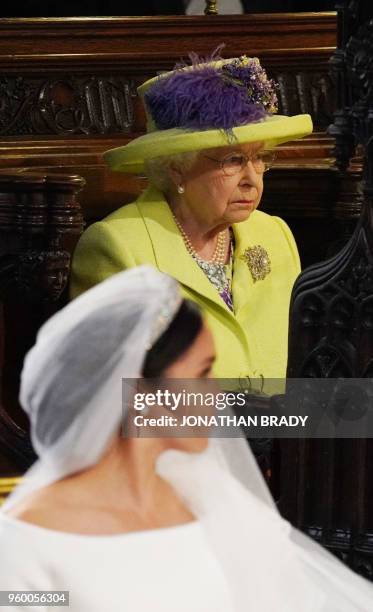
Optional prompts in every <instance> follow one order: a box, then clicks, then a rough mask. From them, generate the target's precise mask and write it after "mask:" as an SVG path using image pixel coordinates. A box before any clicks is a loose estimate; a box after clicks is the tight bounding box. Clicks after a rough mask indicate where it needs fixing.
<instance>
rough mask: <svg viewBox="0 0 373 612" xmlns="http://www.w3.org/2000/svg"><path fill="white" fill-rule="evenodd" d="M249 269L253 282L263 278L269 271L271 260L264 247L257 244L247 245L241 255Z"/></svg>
mask: <svg viewBox="0 0 373 612" xmlns="http://www.w3.org/2000/svg"><path fill="white" fill-rule="evenodd" d="M241 259H243V260H244V261H245V262H246V264H247V267H248V268H249V270H250V273H251V276H252V278H253V281H254V283H256V281H258V280H264V279H265V277H266V276H267V275H268V274H269V273H270V271H271V260H270V258H269V255H268V253H267V251H266V250H265V248H264V247H262V246H260V245H259V244H257V245H255V246H253V247H249V248H247V249H246V250H245V251H244V254H243V255H242V256H241Z"/></svg>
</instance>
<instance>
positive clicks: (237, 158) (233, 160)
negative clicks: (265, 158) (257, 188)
mask: <svg viewBox="0 0 373 612" xmlns="http://www.w3.org/2000/svg"><path fill="white" fill-rule="evenodd" d="M243 159H244V158H243V157H242V155H232V157H228V158H227V159H226V163H228V164H230V165H233V166H242V164H243Z"/></svg>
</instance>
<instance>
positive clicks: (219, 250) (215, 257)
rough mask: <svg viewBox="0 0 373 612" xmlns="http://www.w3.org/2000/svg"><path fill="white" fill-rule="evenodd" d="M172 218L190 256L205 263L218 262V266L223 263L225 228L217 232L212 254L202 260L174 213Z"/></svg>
mask: <svg viewBox="0 0 373 612" xmlns="http://www.w3.org/2000/svg"><path fill="white" fill-rule="evenodd" d="M172 216H173V218H174V221H175V223H176V225H177V227H178V229H179V231H180V234H181V236H182V238H183V240H184V244H185V246H186V249H187V251H188V253H189V254H190V255H192V257H194V258H195V259H199V260H200V261H205V262H207V263H211V264H218V265H220V266H224V263H225V255H226V243H227V232H226V230H223V231H222V232H219V234H218V240H217V242H216V247H215V250H214V252H213V254H212V257H211V259H208V260H204V259H202V257H200V256H199V255H198V253H197V251H196V250H195V248H194V246H193V245H192V243H191V241H190V238H189V236H188V234H187V233H186V232H185V231H184V229H183V227H182V225H181V223H180V222H179V220H178V219H177V218H176V217H175V215H172Z"/></svg>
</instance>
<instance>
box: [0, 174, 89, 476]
mask: <svg viewBox="0 0 373 612" xmlns="http://www.w3.org/2000/svg"><path fill="white" fill-rule="evenodd" d="M83 184H84V180H83V179H81V178H80V177H76V176H75V177H74V176H63V175H55V176H53V175H48V176H45V175H27V174H19V175H13V176H11V175H10V176H7V175H4V174H0V245H1V251H0V305H1V311H0V326H1V338H0V339H1V351H0V380H1V389H0V473H1V469H2V467H3V461H2V460H1V456H2V454H5V456H6V457H8V459H9V458H10V459H11V460H12V461H13V464H14V465H16V466H17V467H18V469H20V470H22V469H25V468H26V467H27V466H28V465H29V464H30V462H31V461H32V460H33V459H34V454H33V451H32V448H31V445H30V442H29V440H28V437H27V433H26V432H27V420H26V418H25V414H24V413H23V411H22V410H21V409H20V407H19V405H18V400H17V398H18V389H19V375H20V371H21V369H22V363H23V359H24V356H25V353H26V352H27V350H28V349H29V348H30V347H31V346H32V345H33V343H34V341H35V334H36V332H37V330H38V329H39V327H40V325H41V324H42V323H43V322H44V321H45V319H47V318H48V317H49V316H50V315H51V314H53V312H55V311H56V310H58V309H59V308H60V307H61V306H62V305H63V304H64V302H65V301H66V293H65V290H66V288H67V282H68V278H69V272H70V258H71V250H72V248H73V246H74V243H75V242H76V240H77V238H78V237H79V235H80V233H81V232H82V229H83V218H82V214H81V209H80V206H79V204H78V202H77V200H76V195H77V193H78V192H79V191H80V189H81V188H82V187H83Z"/></svg>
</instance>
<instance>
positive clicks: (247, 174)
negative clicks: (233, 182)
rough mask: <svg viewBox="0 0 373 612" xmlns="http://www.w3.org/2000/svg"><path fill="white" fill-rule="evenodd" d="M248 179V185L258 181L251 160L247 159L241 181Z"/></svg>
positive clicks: (255, 183)
mask: <svg viewBox="0 0 373 612" xmlns="http://www.w3.org/2000/svg"><path fill="white" fill-rule="evenodd" d="M245 180H246V181H249V182H250V185H257V184H258V181H259V175H258V173H257V171H256V170H255V168H254V165H253V162H252V161H251V160H250V159H249V160H248V161H247V164H246V165H245V166H244V168H243V171H242V180H241V182H242V181H245Z"/></svg>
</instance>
